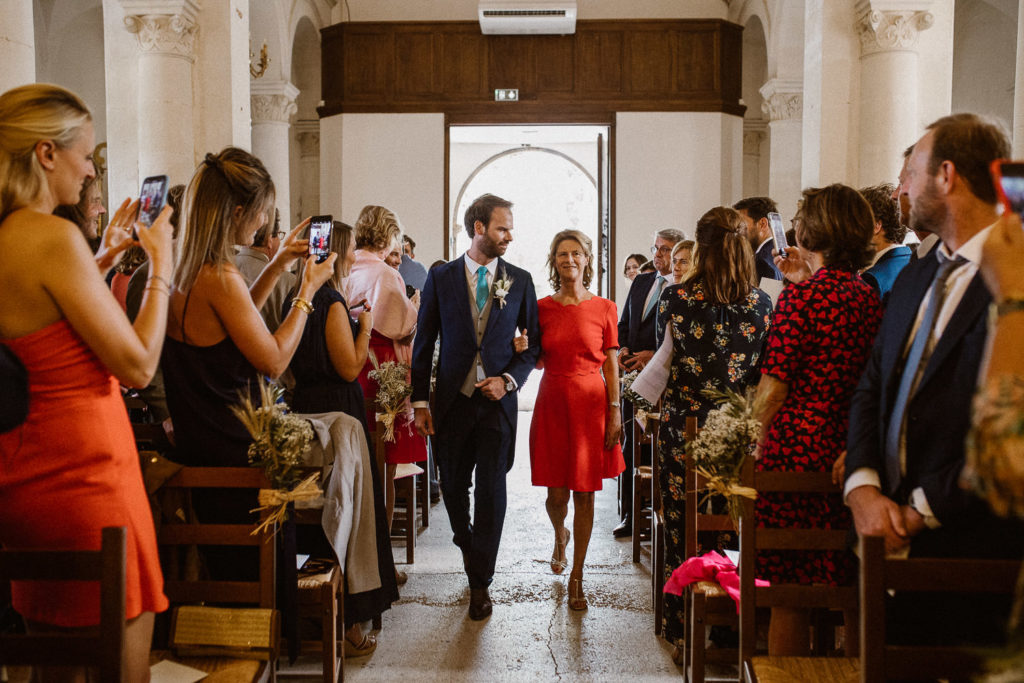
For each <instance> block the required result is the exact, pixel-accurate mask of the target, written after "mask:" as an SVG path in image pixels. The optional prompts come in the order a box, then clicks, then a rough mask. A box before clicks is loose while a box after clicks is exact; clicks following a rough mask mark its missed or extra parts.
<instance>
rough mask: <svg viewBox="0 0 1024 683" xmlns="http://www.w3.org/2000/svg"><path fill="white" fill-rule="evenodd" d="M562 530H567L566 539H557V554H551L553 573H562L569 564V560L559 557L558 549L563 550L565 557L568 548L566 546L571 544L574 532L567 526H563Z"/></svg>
mask: <svg viewBox="0 0 1024 683" xmlns="http://www.w3.org/2000/svg"><path fill="white" fill-rule="evenodd" d="M562 531H564V532H565V540H564V541H562V542H561V543H559V542H557V541H556V542H555V554H554V555H552V556H551V573H552V574H561V573H562V572H564V571H565V568H566V567H568V566H569V562H568V561H566V560H560V559H558V551H559V550H560V551H562V552H561V554H562V557H565V548H566V546H568V545H569V538H570V537H572V534H571V533H570V532H569V530H568V529H566V528H565V527H562Z"/></svg>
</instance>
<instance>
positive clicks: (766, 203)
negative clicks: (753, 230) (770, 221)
mask: <svg viewBox="0 0 1024 683" xmlns="http://www.w3.org/2000/svg"><path fill="white" fill-rule="evenodd" d="M732 208H734V209H736V210H737V211H746V212H747V215H748V216H750V217H751V218H752V219H753V221H754V222H755V223H756V222H758V221H759V220H761V219H762V218H768V214H769V213H778V211H779V207H777V206H776V205H775V200H774V199H772V198H771V197H744V198H743V199H741V200H739V201H738V202H736V203H735V204H733V205H732Z"/></svg>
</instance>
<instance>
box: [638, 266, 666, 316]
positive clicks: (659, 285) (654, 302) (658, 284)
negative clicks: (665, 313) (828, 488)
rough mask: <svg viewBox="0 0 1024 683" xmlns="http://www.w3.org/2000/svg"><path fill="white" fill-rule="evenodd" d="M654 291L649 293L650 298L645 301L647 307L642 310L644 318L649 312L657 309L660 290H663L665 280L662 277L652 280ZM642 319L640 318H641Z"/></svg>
mask: <svg viewBox="0 0 1024 683" xmlns="http://www.w3.org/2000/svg"><path fill="white" fill-rule="evenodd" d="M653 289H654V291H653V292H652V293H651V298H650V299H649V300H648V301H647V306H646V307H645V308H644V318H646V317H647V316H649V315H650V314H651V311H653V310H654V309H656V308H657V307H658V299H660V298H661V290H663V289H665V278H664V276H662V275H659V276H658V277H656V278H654V287H653ZM641 319H642V318H641Z"/></svg>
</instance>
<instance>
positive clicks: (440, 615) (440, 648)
mask: <svg viewBox="0 0 1024 683" xmlns="http://www.w3.org/2000/svg"><path fill="white" fill-rule="evenodd" d="M531 415H532V413H530V412H521V413H520V414H519V416H520V417H519V420H520V423H519V434H520V436H519V439H518V440H517V444H518V447H517V452H516V462H515V466H514V467H513V469H512V471H511V473H510V474H509V478H508V486H509V496H508V497H509V505H508V514H507V516H506V518H505V530H504V534H503V536H502V545H501V550H500V552H499V555H498V568H497V573H496V575H495V577H494V583H493V584H492V586H491V591H490V592H491V598H492V600H493V601H494V613H493V615H492V616H491V617H490V618H489V619H487V620H485V621H482V622H474V621H471V620H470V619H469V618H468V616H467V615H466V610H467V608H468V605H469V589H468V587H467V585H466V578H465V575H464V573H463V571H462V562H461V557H460V555H459V553H458V551H457V549H456V548H455V546H454V545H453V544H452V542H451V527H450V526H449V525H448V517H447V514H446V512H445V509H444V503H443V502H441V503H438V504H437V505H434V506H433V507H432V508H431V517H430V527H429V528H428V529H425V530H423V531H422V532H421V533H420V535H419V537H418V540H417V545H416V562H415V564H412V565H406V564H404V559H405V551H404V548H398V547H396V548H395V558H396V561H398V562H399V564H398V566H399V568H401V569H403V570H405V571H407V572H408V573H409V582H408V583H407V584H406V585H405V586H404V587H403V588H402V589H401V599H400V600H399V602H398V603H396V604H395V605H393V606H392V608H391V610H390V611H388V612H385V613H384V619H383V624H384V628H383V630H382V631H381V632H380V633H379V634H378V636H377V638H378V641H379V645H378V647H377V650H376V652H375V653H374V654H372V655H371V656H369V657H366V658H361V659H348V660H346V661H345V680H346V681H348V682H349V683H359V682H360V681H403V680H405V681H417V682H419V681H435V680H437V681H474V682H475V681H536V682H540V681H612V680H616V681H617V680H622V679H624V678H628V679H629V680H631V681H654V680H676V679H678V678H679V677H680V674H681V670H680V669H677V668H676V667H675V665H673V663H672V659H671V657H670V654H669V650H670V648H669V646H668V644H667V643H665V641H664V640H662V639H660V638H658V637H656V636H655V635H654V630H653V617H652V611H651V595H650V574H649V573H648V572H647V571H646V570H645V569H643V567H642V566H640V565H636V564H633V562H632V561H631V551H630V543H629V539H624V540H616V539H614V538H612V535H611V529H612V527H614V526H615V523H616V521H617V513H616V495H615V489H614V487H613V486H611V485H610V484H611V483H610V482H606V484H605V487H604V490H603V491H601V492H599V493H598V494H597V501H596V510H595V520H594V535H593V538H592V540H591V544H590V549H589V552H588V555H587V569H586V572H585V575H584V587H585V589H586V593H587V596H588V598H589V600H590V609H589V610H587V611H586V612H573V611H570V610H569V609H568V607H567V605H566V586H567V582H568V570H566V572H565V574H563V575H562V576H555V575H553V574H552V573H551V570H550V568H549V565H548V562H547V558H549V557H550V556H551V550H552V545H553V542H554V538H553V532H552V530H551V527H550V522H549V521H548V519H547V515H546V513H545V511H544V497H545V489H541V488H535V487H533V486H531V484H530V459H529V452H528V448H527V442H528V439H527V435H528V434H529V421H530V416H531ZM571 515H572V511H571V509H570V516H571ZM570 528H571V526H570ZM568 554H569V558H570V559H571V558H572V547H571V546H570V548H569V553H568ZM297 664H298V665H299V668H301V669H304V670H308V671H310V672H313V671H315V670H316V664H315V663H313V662H309V665H308V666H309V668H307V666H306V664H305V663H304V662H301V661H300V662H298V663H297ZM279 678H281V680H284V681H286V680H288V678H289V677H288V676H287V675H286V674H285V675H283V676H279Z"/></svg>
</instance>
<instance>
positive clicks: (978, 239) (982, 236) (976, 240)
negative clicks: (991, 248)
mask: <svg viewBox="0 0 1024 683" xmlns="http://www.w3.org/2000/svg"><path fill="white" fill-rule="evenodd" d="M994 226H995V223H993V224H992V225H989V226H987V227H985V228H984V229H982V230H980V231H978V233H977V234H976V235H974V237H972V238H971V239H969V240H967V241H966V242H964V243H963V244H961V245H960V248H959V249H957V250H956V253H954V254H950V253H949V249H947V248H946V244H945V243H944V242H940V243H939V250H940V251H941V252H942V255H943V256H945V257H946V258H952V257H954V256H960V257H962V258H964V259H966V260H968V261H970V262H971V263H973V264H975V265H977V264H978V263H979V262H980V261H981V248H982V246H983V245H984V244H985V240H986V239H988V234H989V233H990V232H992V228H993V227H994Z"/></svg>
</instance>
